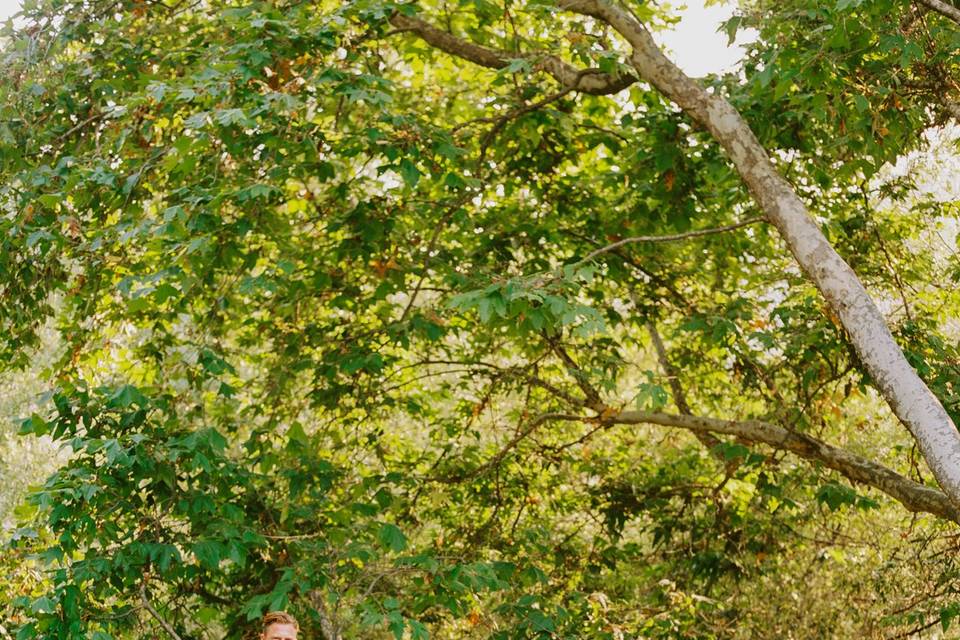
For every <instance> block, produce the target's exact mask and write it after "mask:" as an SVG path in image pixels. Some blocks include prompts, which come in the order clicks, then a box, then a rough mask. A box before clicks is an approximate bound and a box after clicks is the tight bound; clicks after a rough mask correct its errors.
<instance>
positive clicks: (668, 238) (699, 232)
mask: <svg viewBox="0 0 960 640" xmlns="http://www.w3.org/2000/svg"><path fill="white" fill-rule="evenodd" d="M766 221H767V219H766V218H750V219H748V220H743V221H742V222H735V223H733V224H728V225H726V226H723V227H715V228H713V229H696V230H694V231H687V232H685V233H674V234H670V235H664V236H632V237H630V238H624V239H623V240H617V241H616V242H614V243H613V244H608V245H606V246H605V247H600V248H599V249H595V250H594V251H591V252H590V253H588V254H587V256H586V257H585V258H584V259H583V260H581V262H588V261H590V260H593V259H594V258H596V257H597V256H599V255H602V254H604V253H610V252H611V251H616V250H617V249H619V248H620V247H622V246H624V245H627V244H634V243H637V242H675V241H677V240H688V239H690V238H699V237H701V236H710V235H714V234H717V233H723V232H725V231H733V230H734V229H739V228H740V227H746V226H748V225H751V224H757V223H760V222H766Z"/></svg>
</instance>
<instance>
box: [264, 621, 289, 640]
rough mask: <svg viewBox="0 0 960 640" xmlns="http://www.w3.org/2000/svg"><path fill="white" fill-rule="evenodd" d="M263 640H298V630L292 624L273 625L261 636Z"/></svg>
mask: <svg viewBox="0 0 960 640" xmlns="http://www.w3.org/2000/svg"><path fill="white" fill-rule="evenodd" d="M261 638H262V639H263V640H297V628H296V627H295V626H293V625H292V624H279V623H276V624H272V625H270V626H269V627H267V629H266V631H264V632H263V634H262V635H261Z"/></svg>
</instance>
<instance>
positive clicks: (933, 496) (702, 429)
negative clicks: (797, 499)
mask: <svg viewBox="0 0 960 640" xmlns="http://www.w3.org/2000/svg"><path fill="white" fill-rule="evenodd" d="M606 422H609V423H612V424H656V425H661V426H664V427H677V428H680V429H687V430H689V431H692V432H694V433H705V434H710V433H722V434H727V435H731V436H736V437H739V438H744V439H747V440H752V441H754V442H762V443H764V444H768V445H770V446H771V447H773V448H775V449H781V450H784V451H789V452H791V453H794V454H796V455H797V456H799V457H801V458H804V459H806V460H811V461H813V462H819V463H822V464H823V465H824V466H825V467H827V468H829V469H833V470H834V471H837V472H839V473H841V474H842V475H844V476H846V477H847V478H849V479H850V480H853V481H855V482H860V483H863V484H866V485H869V486H871V487H874V488H876V489H879V490H880V491H882V492H884V493H886V494H887V495H889V496H890V497H892V498H894V499H896V500H897V501H898V502H900V503H901V504H902V505H903V506H904V507H906V508H907V509H908V510H909V511H912V512H914V513H930V514H933V515H935V516H938V517H940V518H944V519H946V520H950V521H952V522H957V523H960V509H958V508H957V507H956V506H955V504H954V503H953V502H952V501H951V500H950V498H948V497H947V495H945V494H944V493H943V492H941V491H937V490H936V489H934V488H932V487H927V486H925V485H922V484H920V483H918V482H914V481H913V480H911V479H909V478H906V477H904V476H902V475H900V474H899V473H897V472H895V471H893V470H891V469H888V468H887V467H884V466H883V465H880V464H877V463H876V462H873V461H871V460H867V459H866V458H861V457H860V456H857V455H854V454H852V453H850V452H849V451H845V450H843V449H840V448H838V447H834V446H833V445H830V444H827V443H826V442H823V441H822V440H818V439H817V438H814V437H812V436H808V435H806V434H804V433H798V432H796V431H788V430H786V429H784V428H783V427H778V426H776V425H773V424H770V423H768V422H761V421H758V420H743V421H735V420H718V419H716V418H704V417H701V416H688V415H671V414H667V413H650V412H644V411H624V412H622V413H619V414H615V415H613V416H610V417H609V418H608V419H607V420H606Z"/></svg>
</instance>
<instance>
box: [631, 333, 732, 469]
mask: <svg viewBox="0 0 960 640" xmlns="http://www.w3.org/2000/svg"><path fill="white" fill-rule="evenodd" d="M647 333H649V334H650V341H651V342H653V347H654V349H656V351H657V360H659V361H660V367H661V368H662V369H663V372H664V373H665V374H666V376H667V382H668V383H669V384H670V391H671V393H672V394H673V403H674V404H675V405H677V410H678V411H680V413H682V414H683V415H685V416H690V415H693V412H692V411H691V410H690V405H689V404H687V396H686V394H685V393H684V392H683V387H682V386H680V376H679V375H678V374H677V370H676V369H675V368H674V367H673V364H672V363H671V362H670V358H669V357H668V356H667V349H666V347H664V346H663V340H661V339H660V332H659V331H657V327H656V326H655V325H654V324H653V323H652V322H648V323H647ZM694 435H696V436H697V440H699V441H700V442H701V443H702V444H703V446H705V447H707V449H710V450H712V449H713V448H714V447H716V446H717V445H718V444H720V440H719V439H718V438H716V437H715V436H714V435H713V434H711V433H701V432H694Z"/></svg>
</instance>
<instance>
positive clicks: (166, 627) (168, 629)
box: [140, 584, 183, 640]
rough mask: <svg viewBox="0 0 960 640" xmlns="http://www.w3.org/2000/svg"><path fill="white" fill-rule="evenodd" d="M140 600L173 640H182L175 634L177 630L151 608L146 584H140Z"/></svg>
mask: <svg viewBox="0 0 960 640" xmlns="http://www.w3.org/2000/svg"><path fill="white" fill-rule="evenodd" d="M140 602H142V603H143V607H144V608H145V609H146V610H147V611H149V612H150V615H151V616H153V618H154V619H155V620H156V621H157V622H159V623H160V626H161V627H163V630H164V631H166V632H167V634H168V635H169V636H170V637H171V638H173V640H183V639H182V638H181V637H180V636H178V635H177V632H176V631H175V630H174V628H173V627H172V626H170V623H169V622H167V621H166V620H164V619H163V618H161V617H160V614H159V613H157V610H156V609H154V608H153V605H152V604H150V599H149V598H147V585H145V584H142V585H140Z"/></svg>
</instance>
